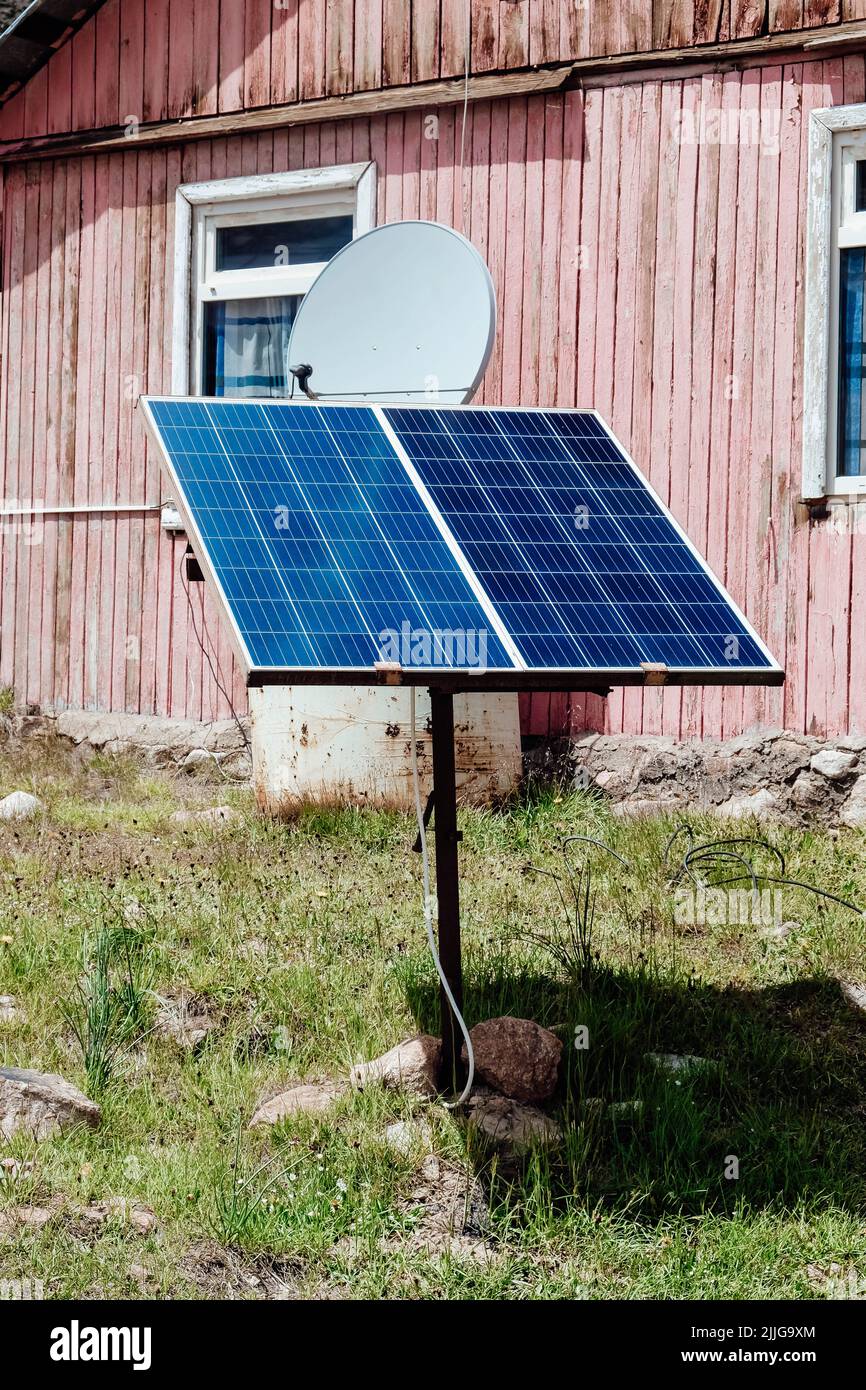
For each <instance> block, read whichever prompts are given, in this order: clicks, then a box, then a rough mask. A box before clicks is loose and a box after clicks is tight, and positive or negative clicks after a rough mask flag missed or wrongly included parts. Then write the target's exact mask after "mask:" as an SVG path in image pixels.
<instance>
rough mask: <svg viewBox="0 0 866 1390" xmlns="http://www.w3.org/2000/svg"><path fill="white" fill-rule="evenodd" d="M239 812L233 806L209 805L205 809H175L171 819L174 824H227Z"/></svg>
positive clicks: (234, 818) (235, 817)
mask: <svg viewBox="0 0 866 1390" xmlns="http://www.w3.org/2000/svg"><path fill="white" fill-rule="evenodd" d="M237 814H238V813H237V811H236V810H235V808H234V807H233V806H209V807H207V808H206V809H205V810H203V811H175V813H174V815H173V816H172V818H171V819H172V823H173V824H174V825H190V826H196V825H202V826H205V825H227V824H228V823H229V822H230V821H233V820H236V819H237Z"/></svg>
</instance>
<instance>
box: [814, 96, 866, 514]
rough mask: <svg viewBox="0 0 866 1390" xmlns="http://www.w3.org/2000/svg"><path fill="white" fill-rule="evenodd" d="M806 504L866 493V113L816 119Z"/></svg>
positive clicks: (837, 111) (850, 109) (858, 110)
mask: <svg viewBox="0 0 866 1390" xmlns="http://www.w3.org/2000/svg"><path fill="white" fill-rule="evenodd" d="M810 122H811V124H810V143H809V188H808V205H807V215H808V228H807V248H806V324H805V353H804V386H803V390H804V408H803V487H802V492H803V497H804V498H805V499H807V500H809V499H812V500H814V499H817V498H823V497H827V498H830V499H833V498H835V499H837V500H840V501H841V500H844V499H846V498H848V499H851V500H860V498H861V497H862V496H863V495H864V494H866V106H842V107H836V108H834V109H832V110H828V111H813V112H812V114H811V117H810Z"/></svg>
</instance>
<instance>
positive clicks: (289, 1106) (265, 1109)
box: [250, 1082, 343, 1129]
mask: <svg viewBox="0 0 866 1390" xmlns="http://www.w3.org/2000/svg"><path fill="white" fill-rule="evenodd" d="M342 1093H343V1092H342V1088H341V1087H340V1086H335V1085H333V1084H332V1083H330V1082H322V1083H316V1084H309V1085H303V1086H293V1087H292V1088H291V1090H289V1091H280V1092H279V1094H278V1095H275V1096H269V1097H268V1098H267V1099H265V1098H264V1097H262V1099H260V1100H259V1103H258V1105H257V1107H256V1110H255V1113H254V1115H253V1118H252V1119H251V1120H250V1129H257V1128H258V1127H259V1125H278V1124H279V1123H280V1122H281V1121H282V1120H286V1119H289V1117H290V1116H292V1115H322V1114H324V1113H325V1112H326V1111H327V1110H330V1108H331V1106H332V1105H333V1104H334V1102H335V1101H336V1100H337V1099H339V1097H340V1096H341V1095H342Z"/></svg>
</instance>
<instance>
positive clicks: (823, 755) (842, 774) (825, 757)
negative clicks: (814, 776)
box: [810, 748, 857, 782]
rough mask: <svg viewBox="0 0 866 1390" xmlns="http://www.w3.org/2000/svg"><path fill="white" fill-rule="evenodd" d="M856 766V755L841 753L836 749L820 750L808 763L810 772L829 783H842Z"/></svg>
mask: <svg viewBox="0 0 866 1390" xmlns="http://www.w3.org/2000/svg"><path fill="white" fill-rule="evenodd" d="M856 766H857V757H856V754H854V753H843V752H842V751H841V750H840V749H838V748H822V749H821V751H820V753H816V754H815V755H814V757H813V758H812V761H811V763H810V767H811V769H812V771H813V772H817V773H819V775H820V776H821V777H826V778H827V780H828V781H829V782H842V781H844V780H845V778H846V777H847V776H849V774H850V773H851V772H853V770H854V768H855V767H856Z"/></svg>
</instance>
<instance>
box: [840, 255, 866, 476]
mask: <svg viewBox="0 0 866 1390" xmlns="http://www.w3.org/2000/svg"><path fill="white" fill-rule="evenodd" d="M864 291H866V248H864V247H859V246H858V247H856V248H855V249H852V250H845V251H843V252H842V253H841V260H840V266H839V446H838V470H839V473H840V474H843V475H844V476H847V477H856V476H858V475H859V474H861V473H866V429H864V419H863V404H864V399H863V362H864V342H863V300H864Z"/></svg>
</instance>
